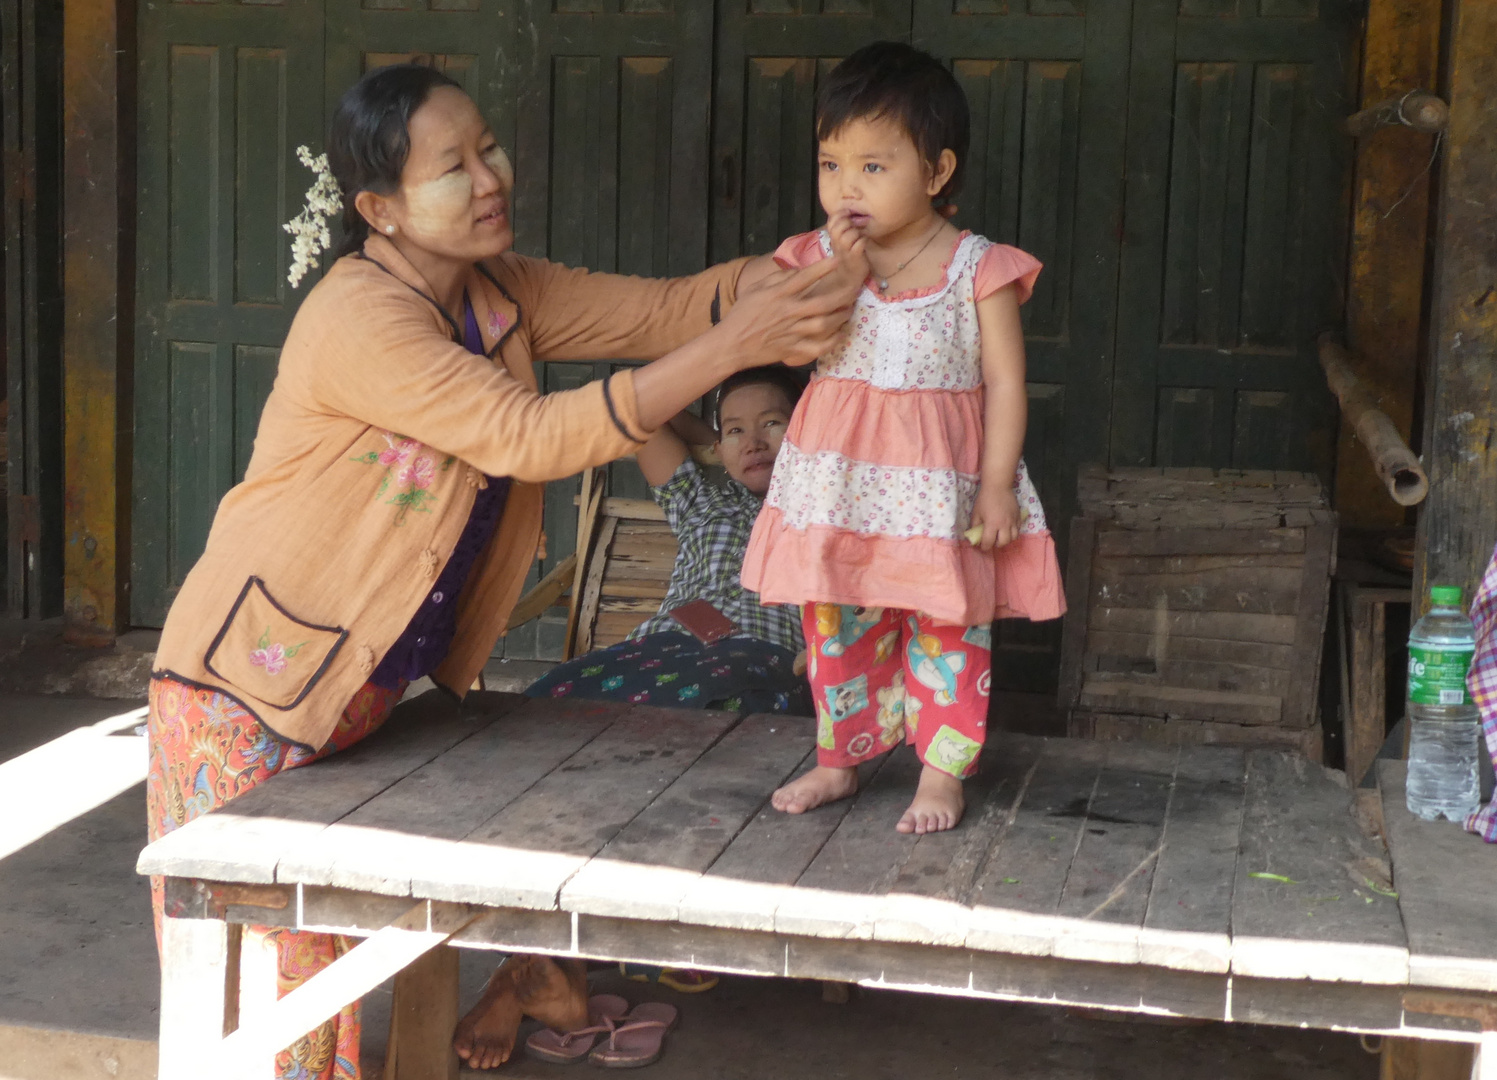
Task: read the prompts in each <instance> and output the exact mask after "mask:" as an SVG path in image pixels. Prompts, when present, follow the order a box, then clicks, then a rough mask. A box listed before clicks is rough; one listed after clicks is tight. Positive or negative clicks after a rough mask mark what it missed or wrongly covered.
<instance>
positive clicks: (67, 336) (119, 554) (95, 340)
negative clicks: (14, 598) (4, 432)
mask: <svg viewBox="0 0 1497 1080" xmlns="http://www.w3.org/2000/svg"><path fill="white" fill-rule="evenodd" d="M133 10H134V5H133V4H131V3H121V2H120V0H68V3H67V4H65V5H63V13H64V14H63V18H64V24H63V128H64V132H65V134H64V149H63V205H64V208H65V209H64V222H63V237H64V239H63V293H64V326H63V342H62V366H63V408H64V414H65V416H66V424H65V430H64V486H65V491H66V496H65V508H64V517H63V530H64V538H65V542H64V550H63V613H64V618H65V624H64V625H65V634H66V635H67V638H68V640H70V641H72V642H74V643H75V644H85V645H99V644H107V643H110V642H112V640H113V638H114V635H115V634H117V633H118V632H120V631H121V630H123V629H124V628H125V626H126V625H127V623H128V619H129V616H128V612H127V609H126V605H125V602H124V595H125V593H124V584H125V580H126V567H127V566H128V565H129V557H128V551H129V547H128V538H129V492H128V488H127V485H125V484H123V483H122V482H121V478H122V476H124V475H125V470H126V469H127V468H128V467H129V460H130V453H129V439H128V436H127V434H126V433H127V432H128V430H129V424H128V423H121V420H122V417H123V416H124V414H125V411H126V410H127V409H128V404H129V395H128V393H126V392H122V390H124V389H126V388H127V387H128V378H122V375H126V374H127V373H128V371H129V363H128V360H127V357H129V356H130V349H131V341H132V339H133V332H134V326H133V315H132V304H131V295H132V289H133V283H132V280H131V277H130V273H129V267H130V265H131V263H132V262H133V242H132V240H131V236H132V228H133V225H134V215H133V208H132V206H131V198H132V196H131V193H132V192H133V190H134V182H133V176H132V175H131V173H132V171H133V169H134V155H133V153H132V150H133V147H132V146H131V139H130V134H131V131H132V124H133V110H134V94H133V90H132V84H133V77H134V63H135V58H134V42H135V31H134V25H133Z"/></svg>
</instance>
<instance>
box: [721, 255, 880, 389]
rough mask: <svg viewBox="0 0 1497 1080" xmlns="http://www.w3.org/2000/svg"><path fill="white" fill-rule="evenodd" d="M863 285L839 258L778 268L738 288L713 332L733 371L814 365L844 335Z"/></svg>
mask: <svg viewBox="0 0 1497 1080" xmlns="http://www.w3.org/2000/svg"><path fill="white" fill-rule="evenodd" d="M860 285H861V279H860V280H859V282H858V283H856V284H851V283H849V282H848V281H847V280H846V273H845V268H844V267H843V266H842V264H841V263H840V261H839V260H837V259H822V260H820V261H819V262H815V263H812V264H811V265H810V266H807V267H804V268H803V269H800V270H777V271H775V272H774V273H772V274H769V275H768V276H766V277H765V278H764V279H763V280H762V281H760V282H758V283H757V284H755V285H754V286H753V287H752V288H750V289H747V290H744V291H743V292H740V293H739V295H738V302H737V303H736V304H734V305H733V308H732V310H730V311H729V312H728V314H727V315H726V316H725V317H724V318H723V321H722V322H720V323H719V324H718V325H717V326H716V327H714V328H713V330H712V331H711V335H712V336H713V337H715V338H716V339H717V343H718V346H719V347H720V348H721V349H722V350H723V355H724V356H725V358H727V359H729V360H730V362H731V364H732V367H733V369H734V370H742V369H743V368H750V367H760V366H762V365H764V364H774V363H782V364H789V365H791V366H800V365H802V364H809V363H812V362H813V361H815V359H816V358H817V357H819V356H821V355H822V354H823V353H825V352H826V351H827V350H829V349H830V348H831V347H832V346H833V345H834V344H835V343H836V342H837V340H838V338H839V337H840V336H841V334H842V331H843V328H844V327H845V326H846V325H847V319H848V316H849V315H851V314H852V303H853V300H854V299H856V297H857V290H858V287H859V286H860Z"/></svg>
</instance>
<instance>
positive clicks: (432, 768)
mask: <svg viewBox="0 0 1497 1080" xmlns="http://www.w3.org/2000/svg"><path fill="white" fill-rule="evenodd" d="M626 711H627V707H626V706H623V705H616V704H611V703H608V702H596V701H575V702H574V701H568V702H566V703H562V702H561V701H558V700H556V699H549V698H546V699H540V698H532V699H525V701H524V704H523V705H521V706H520V708H519V709H517V710H516V711H514V712H512V713H510V714H509V715H507V716H504V717H502V718H500V719H498V720H496V721H495V722H494V723H492V724H490V725H489V726H488V727H487V728H485V729H484V730H482V731H480V732H478V733H477V734H475V735H473V736H472V737H470V738H468V739H465V740H464V741H462V742H460V743H458V744H457V745H456V746H454V747H453V748H452V749H450V750H448V751H447V752H446V753H445V754H443V755H442V756H441V757H439V758H437V759H436V760H434V761H432V762H430V763H428V764H426V765H424V766H422V767H421V768H419V769H417V770H416V771H415V772H413V773H411V774H410V775H409V776H407V777H406V778H405V779H403V780H401V781H400V782H399V783H397V784H395V785H393V786H392V787H390V788H388V789H386V790H385V791H384V792H382V793H380V794H379V795H378V796H376V797H375V798H374V799H371V800H370V801H369V802H367V803H365V804H364V805H363V806H361V807H359V809H357V810H355V811H354V812H353V813H352V814H349V815H348V816H347V817H345V818H344V819H343V820H341V821H339V822H337V823H336V824H334V825H331V826H329V827H328V829H327V830H326V831H325V832H324V833H323V834H322V835H321V836H319V837H318V838H317V843H316V847H317V848H318V849H319V851H318V854H317V855H316V856H312V855H311V853H310V852H308V853H305V854H303V853H300V852H299V853H297V855H296V856H288V859H287V861H286V862H283V864H282V867H281V872H282V874H284V875H288V876H290V875H293V874H294V875H295V880H298V881H301V882H303V883H306V884H328V885H336V886H338V887H340V888H346V889H359V890H368V891H372V892H384V893H395V894H401V895H405V894H409V893H411V892H412V890H413V883H414V882H415V881H420V882H421V883H422V890H421V891H422V895H425V896H430V897H432V898H433V899H441V900H460V901H464V902H468V901H477V900H479V899H480V897H481V896H482V895H484V894H483V892H482V890H480V889H479V888H478V886H480V885H487V886H490V887H493V886H495V885H499V884H500V883H499V882H495V881H493V880H488V881H477V880H474V878H475V870H476V869H477V867H475V865H474V864H473V863H472V862H470V861H468V860H466V859H463V858H459V857H458V853H457V851H456V850H455V849H454V847H453V846H452V845H451V844H444V843H442V842H441V841H456V840H461V839H462V838H464V837H465V836H466V835H467V834H468V833H470V832H473V831H474V830H476V829H477V828H478V827H479V826H481V825H483V824H484V823H485V822H486V821H488V820H489V819H490V818H492V817H493V816H494V815H495V814H497V813H499V811H500V810H502V809H503V808H504V807H506V806H508V805H509V804H510V803H512V802H513V801H514V800H515V799H517V798H518V797H519V796H520V795H521V794H523V793H524V792H525V791H526V790H528V789H529V788H530V787H531V786H532V785H533V784H535V783H536V781H538V780H540V779H541V778H542V777H544V776H546V775H547V774H548V773H550V772H551V771H552V770H553V769H555V768H556V767H557V766H559V765H560V764H561V763H562V762H563V761H565V760H567V759H568V758H569V757H571V756H572V755H573V754H575V753H576V752H577V751H578V750H580V749H581V748H582V747H583V746H585V745H586V744H587V743H588V742H589V741H591V740H592V739H593V738H595V737H596V736H597V735H598V734H599V733H600V732H602V731H603V730H605V729H606V728H607V727H608V726H609V725H610V724H612V723H614V722H615V721H616V720H618V719H619V718H620V717H621V716H623V714H624V713H625V712H626ZM455 792H463V793H464V797H462V798H460V799H455V798H453V794H454V793H455ZM293 860H295V861H299V862H302V863H304V865H301V866H295V867H293V865H292V862H293ZM315 863H321V865H324V866H326V867H327V872H326V874H325V875H323V874H319V873H317V871H316V869H314V864H315ZM487 864H488V860H484V861H483V862H481V863H479V865H480V866H485V868H488V865H487ZM515 869H516V870H518V869H519V867H516V868H515ZM508 880H509V881H510V882H511V883H512V882H513V880H514V879H513V878H509V879H508Z"/></svg>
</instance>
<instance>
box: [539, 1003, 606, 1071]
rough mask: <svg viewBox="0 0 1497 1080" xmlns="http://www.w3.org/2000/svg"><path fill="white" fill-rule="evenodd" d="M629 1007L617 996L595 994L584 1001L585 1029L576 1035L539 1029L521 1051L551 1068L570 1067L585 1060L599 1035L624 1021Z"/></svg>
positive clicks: (578, 1030) (571, 1032) (573, 1032)
mask: <svg viewBox="0 0 1497 1080" xmlns="http://www.w3.org/2000/svg"><path fill="white" fill-rule="evenodd" d="M628 1011H629V1003H628V1002H627V1001H625V1000H624V999H623V998H621V997H619V996H618V995H617V994H595V995H593V996H592V997H590V998H588V999H587V1018H588V1020H589V1021H590V1023H589V1024H588V1026H587V1027H585V1028H578V1029H577V1030H576V1031H567V1032H561V1031H552V1030H551V1029H550V1028H541V1029H540V1030H539V1031H537V1032H535V1033H534V1034H533V1035H531V1036H530V1038H528V1039H526V1040H525V1049H526V1050H527V1051H529V1052H530V1053H532V1054H534V1055H535V1056H536V1057H538V1058H540V1059H541V1060H542V1061H549V1062H551V1063H552V1064H553V1065H572V1064H575V1063H576V1062H579V1061H581V1060H582V1059H583V1058H585V1057H587V1053H588V1051H589V1050H591V1049H592V1048H593V1044H594V1043H596V1042H597V1041H598V1036H599V1035H606V1034H608V1033H609V1032H611V1031H613V1030H614V1028H615V1027H616V1026H617V1025H618V1024H619V1023H620V1022H621V1021H622V1020H623V1019H624V1014H625V1013H627V1012H628Z"/></svg>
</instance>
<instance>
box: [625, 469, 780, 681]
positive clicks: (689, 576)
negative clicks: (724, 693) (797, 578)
mask: <svg viewBox="0 0 1497 1080" xmlns="http://www.w3.org/2000/svg"><path fill="white" fill-rule="evenodd" d="M650 491H651V493H652V494H653V495H654V496H655V501H656V502H657V503H659V504H660V508H661V509H662V510H664V511H665V520H666V521H667V522H669V523H670V527H671V532H673V533H675V534H676V543H677V544H679V545H680V550H679V551H678V552H677V554H676V563H675V565H674V566H673V567H672V568H671V580H670V585H669V586H668V587H667V588H666V592H665V599H664V600H662V601H661V603H660V614H658V615H655V616H652V617H651V618H650V619H648V620H646V621H645V622H643V623H640V625H639V626H637V627H635V628H634V633H632V634H630V635H629V636H630V637H631V638H641V637H644V636H645V635H646V634H658V633H660V632H661V631H666V630H669V631H675V632H677V633H682V634H685V633H687V632H688V631H687V630H686V629H684V628H683V627H682V626H681V624H680V623H678V622H676V620H675V619H672V618H671V617H670V615H669V614H668V612H669V611H670V610H671V609H672V608H677V607H680V606H681V605H682V604H686V603H690V602H691V601H693V600H707V601H709V602H710V603H711V604H712V605H713V606H714V607H716V608H717V610H718V611H721V612H722V613H723V614H724V615H726V616H727V617H728V618H729V619H731V620H732V621H733V625H734V626H736V627H738V632H737V633H735V634H734V635H733V636H734V637H751V638H757V639H758V640H760V641H767V642H769V643H770V644H771V645H778V646H780V648H782V649H788V650H789V651H790V652H793V653H795V652H800V650H801V649H802V648H804V647H805V638H804V637H803V635H802V633H801V623H800V612H799V611H797V610H796V609H795V608H794V607H793V606H790V605H786V604H775V605H772V606H770V607H765V606H763V605H761V604H760V603H759V594H758V593H756V592H752V591H750V590H748V589H745V588H744V587H743V585H742V584H741V583H740V581H739V577H740V575H741V574H742V572H743V553H744V552H745V551H746V550H747V549H748V541H749V533H751V532H752V531H753V529H754V519H755V518H757V517H758V516H759V508H760V506H761V505H762V500H760V499H759V497H758V496H756V495H755V494H753V492H751V491H749V489H748V488H746V487H744V486H743V485H742V484H739V483H736V482H734V481H729V482H728V484H727V486H726V487H721V488H720V487H717V486H715V485H713V484H711V483H709V482H708V480H707V478H706V477H705V476H703V475H702V470H701V469H700V468H698V467H697V463H696V462H695V461H692V460H691V459H690V458H687V459H686V460H685V461H683V462H682V463H681V467H680V468H679V469H677V470H676V471H675V473H674V474H673V475H672V476H671V478H670V479H669V480H667V481H666V482H665V483H664V484H662V485H661V486H660V487H657V488H651V489H650Z"/></svg>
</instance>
